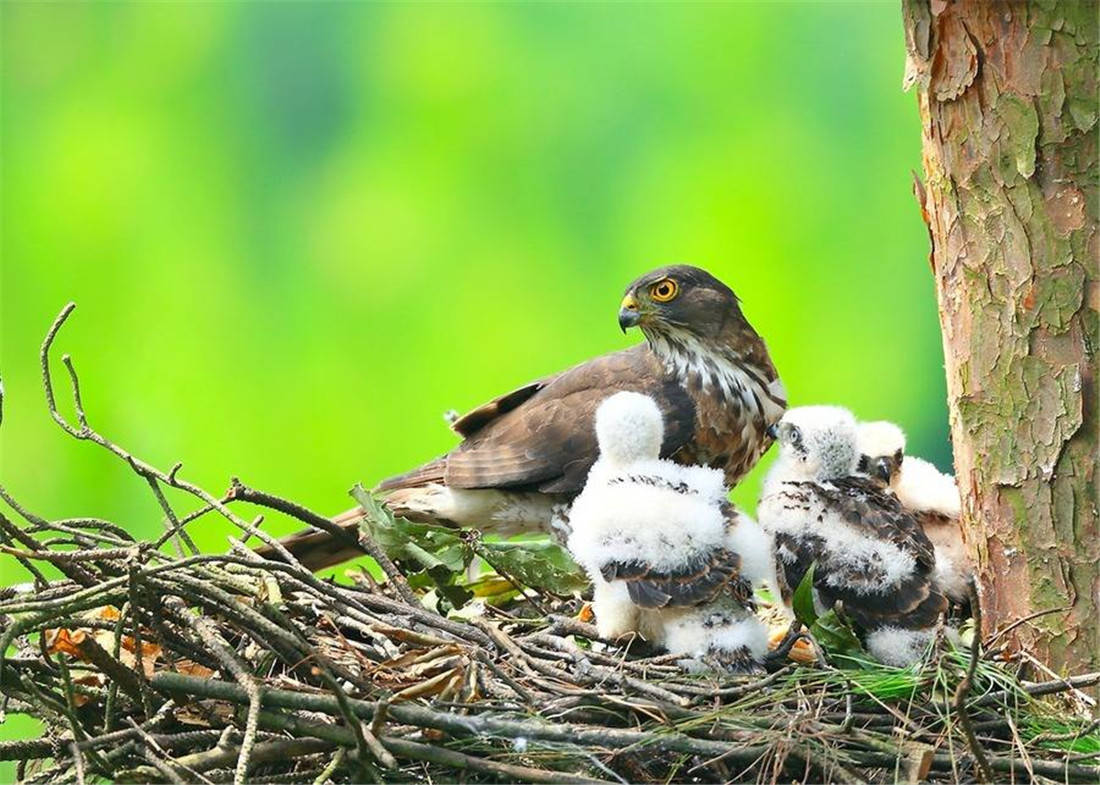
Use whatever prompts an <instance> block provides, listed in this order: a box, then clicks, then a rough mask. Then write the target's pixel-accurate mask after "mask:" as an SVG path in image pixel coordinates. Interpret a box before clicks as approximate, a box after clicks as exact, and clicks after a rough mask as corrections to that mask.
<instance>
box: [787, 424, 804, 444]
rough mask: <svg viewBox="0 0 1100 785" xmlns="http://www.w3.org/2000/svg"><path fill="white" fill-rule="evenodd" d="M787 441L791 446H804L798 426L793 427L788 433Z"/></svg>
mask: <svg viewBox="0 0 1100 785" xmlns="http://www.w3.org/2000/svg"><path fill="white" fill-rule="evenodd" d="M787 439H788V440H790V442H791V444H802V431H800V430H799V429H798V426H797V425H792V426H791V429H790V430H789V431H788V432H787Z"/></svg>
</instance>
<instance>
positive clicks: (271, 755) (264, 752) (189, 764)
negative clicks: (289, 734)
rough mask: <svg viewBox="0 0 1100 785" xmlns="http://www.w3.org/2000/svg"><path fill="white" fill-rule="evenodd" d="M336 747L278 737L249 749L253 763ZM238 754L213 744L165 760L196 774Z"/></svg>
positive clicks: (236, 750) (230, 761)
mask: <svg viewBox="0 0 1100 785" xmlns="http://www.w3.org/2000/svg"><path fill="white" fill-rule="evenodd" d="M334 746H336V745H335V744H334V743H333V742H331V741H326V740H323V739H316V738H307V739H279V740H276V741H268V742H263V743H260V744H257V745H256V746H255V747H253V748H252V761H253V763H271V762H273V761H280V760H282V761H285V760H290V759H291V758H295V757H299V756H303V755H312V754H315V753H318V752H326V751H328V750H331V749H332V748H333V747H334ZM239 755H240V748H238V747H220V746H218V747H214V748H213V749H210V750H206V751H205V752H195V753H192V754H190V755H184V756H183V757H180V758H176V759H175V760H172V761H170V762H169V763H168V765H169V766H170V767H173V768H178V769H181V770H182V771H180V772H179V773H181V774H199V773H202V772H207V771H210V770H211V769H221V768H227V767H229V766H232V765H233V764H234V763H235V762H236V760H237V757H238V756H239ZM146 773H147V772H142V771H141V770H140V769H139V770H137V771H135V772H134V774H136V775H138V776H140V775H141V774H146Z"/></svg>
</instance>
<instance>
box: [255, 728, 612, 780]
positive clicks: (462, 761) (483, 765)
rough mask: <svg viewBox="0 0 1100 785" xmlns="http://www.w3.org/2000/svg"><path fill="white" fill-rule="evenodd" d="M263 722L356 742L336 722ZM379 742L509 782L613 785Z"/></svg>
mask: <svg viewBox="0 0 1100 785" xmlns="http://www.w3.org/2000/svg"><path fill="white" fill-rule="evenodd" d="M261 723H262V724H263V725H264V726H265V727H268V728H272V729H278V730H284V731H287V732H289V733H295V734H300V735H304V736H315V737H317V738H322V739H327V740H330V741H333V742H335V743H337V744H343V745H344V746H351V745H352V743H353V742H352V738H351V732H350V731H348V730H347V729H346V728H341V727H339V726H336V725H321V724H316V723H311V722H306V721H303V720H301V719H299V718H297V717H287V716H284V715H280V714H271V713H268V712H264V713H263V714H261ZM379 742H380V743H381V744H382V746H383V747H385V748H386V749H387V750H388V751H389V752H390V753H393V754H396V755H400V756H401V757H403V758H408V759H411V760H421V761H429V762H431V763H436V764H439V765H442V766H446V767H448V768H452V769H459V770H470V771H479V772H483V773H486V774H492V775H494V776H495V777H497V778H498V779H500V780H503V781H505V782H539V783H578V784H579V785H610V783H608V781H606V780H598V779H592V778H589V777H584V776H582V775H579V774H571V773H569V772H563V771H553V770H546V769H534V768H529V767H527V766H517V765H514V764H510V763H498V762H496V761H491V760H486V759H485V758H477V757H474V756H472V755H466V754H465V753H461V752H457V751H455V750H450V749H447V748H446V747H438V746H435V745H431V744H421V743H419V742H415V741H408V740H406V739H397V738H394V737H392V736H384V737H382V738H380V739H379Z"/></svg>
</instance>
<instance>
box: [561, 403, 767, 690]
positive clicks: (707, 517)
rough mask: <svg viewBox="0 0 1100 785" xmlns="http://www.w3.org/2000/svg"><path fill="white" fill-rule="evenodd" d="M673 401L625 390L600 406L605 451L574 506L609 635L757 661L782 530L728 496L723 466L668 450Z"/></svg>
mask: <svg viewBox="0 0 1100 785" xmlns="http://www.w3.org/2000/svg"><path fill="white" fill-rule="evenodd" d="M662 436H663V424H662V420H661V412H660V410H659V409H658V408H657V404H656V403H655V402H654V401H653V399H652V398H650V397H648V396H646V395H641V394H639V393H633V392H620V393H616V394H615V395H612V396H611V397H609V398H607V399H606V400H605V401H604V402H603V403H602V404H601V405H600V407H599V409H598V410H597V412H596V437H597V440H598V442H599V447H600V457H599V459H598V460H597V461H596V463H595V465H594V466H593V467H592V470H591V471H590V472H589V475H588V480H587V482H586V484H585V487H584V490H583V491H582V492H581V494H580V495H579V496H578V497H577V499H576V500H575V501H574V502H573V507H572V510H571V511H570V522H571V525H572V529H573V530H572V534H571V535H570V537H569V550H570V551H571V552H572V553H573V556H574V558H575V559H576V560H577V562H578V563H579V564H581V565H582V566H583V567H584V568H585V570H586V571H587V572H588V575H589V577H590V578H591V580H592V583H593V586H594V592H593V602H592V606H593V607H592V609H593V611H594V612H595V615H596V626H597V628H598V630H599V632H600V635H601V636H603V637H605V638H616V637H619V636H620V635H624V634H626V633H630V632H638V633H641V634H642V635H643V636H645V637H646V638H647V639H648V640H650V641H652V642H654V643H656V644H658V645H663V646H664V647H665V648H667V649H668V651H669V652H670V653H673V654H679V655H683V656H684V657H685V658H691V659H701V660H703V661H705V662H717V663H719V664H721V665H722V666H723V667H726V668H732V669H753V668H755V667H757V666H758V665H759V663H760V662H761V659H762V657H763V655H764V653H765V652H766V650H767V634H766V631H765V628H764V626H763V624H762V623H761V622H760V621H759V620H758V619H757V618H756V617H755V616H754V615H753V610H754V605H753V585H754V584H758V583H762V582H764V581H766V580H768V579H770V578H771V577H772V575H773V574H774V558H773V551H772V542H771V539H770V537H768V535H767V534H766V533H765V532H764V531H763V529H761V528H760V527H759V526H757V525H756V523H755V522H754V521H752V519H750V518H749V517H748V516H746V515H743V514H741V513H740V512H738V511H737V510H736V509H735V508H734V507H733V506H732V505H731V504H730V503H729V501H728V500H727V498H726V494H727V489H726V486H725V481H724V477H723V475H722V472H721V471H719V470H716V469H710V468H707V467H704V466H681V465H679V464H676V463H673V462H672V461H668V460H662V459H660V458H659V457H658V456H659V454H660V448H661V441H662Z"/></svg>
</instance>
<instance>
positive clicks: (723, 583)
mask: <svg viewBox="0 0 1100 785" xmlns="http://www.w3.org/2000/svg"><path fill="white" fill-rule="evenodd" d="M600 574H601V575H603V578H604V580H606V581H609V582H610V581H623V582H624V583H626V588H627V592H628V593H629V595H630V599H631V601H633V603H634V604H635V605H637V606H638V607H640V608H683V607H691V606H695V605H701V604H703V603H705V602H710V601H711V600H713V599H714V598H715V597H717V596H718V594H719V593H720V592H722V591H723V590H729V591H730V592H731V594H732V595H733V597H734V598H735V599H736V600H737V601H738V602H739V603H740V604H741V605H744V606H746V607H747V606H750V605H751V604H752V586H751V584H750V583H749V582H748V581H746V580H745V579H744V578H743V577H742V576H741V557H740V556H739V555H738V554H736V553H734V552H733V551H730V550H727V549H726V548H715V549H714V550H712V551H711V552H710V553H707V554H705V555H703V556H701V557H700V558H698V559H696V560H695V561H693V562H690V563H689V564H687V565H685V566H684V567H682V568H680V569H677V570H672V571H669V570H660V571H659V570H657V569H655V568H654V567H653V566H652V565H649V564H644V563H641V562H637V561H630V562H608V563H607V564H604V565H603V566H602V567H601V568H600Z"/></svg>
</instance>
